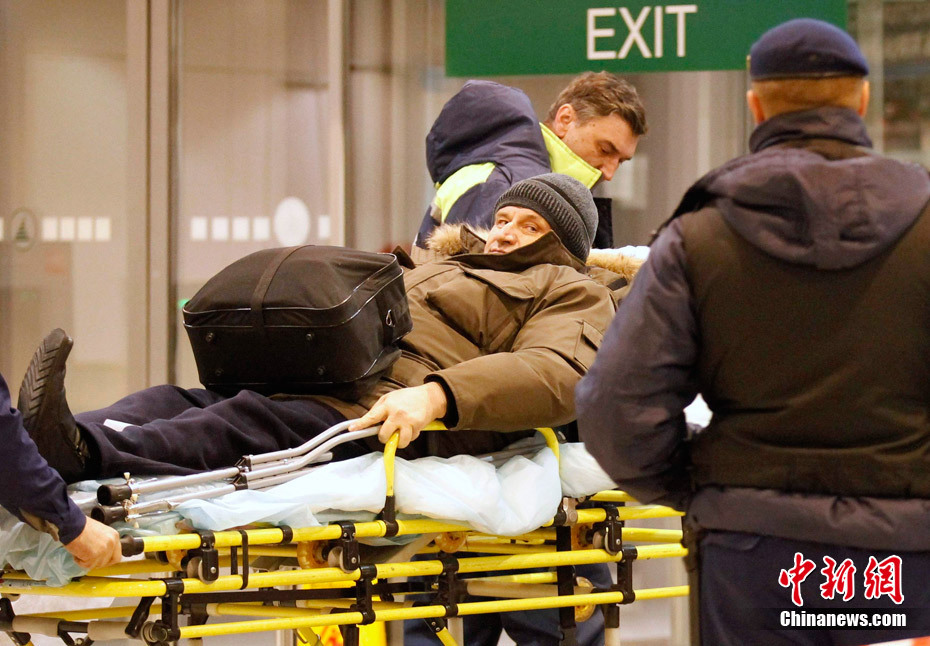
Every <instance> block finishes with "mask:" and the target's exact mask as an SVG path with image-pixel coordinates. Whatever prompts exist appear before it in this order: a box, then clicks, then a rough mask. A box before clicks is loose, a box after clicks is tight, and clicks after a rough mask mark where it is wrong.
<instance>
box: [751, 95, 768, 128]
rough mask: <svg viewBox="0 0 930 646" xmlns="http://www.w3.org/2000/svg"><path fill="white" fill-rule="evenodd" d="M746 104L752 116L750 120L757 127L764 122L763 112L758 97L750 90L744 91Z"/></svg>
mask: <svg viewBox="0 0 930 646" xmlns="http://www.w3.org/2000/svg"><path fill="white" fill-rule="evenodd" d="M746 104H747V105H748V106H749V112H750V113H751V114H752V120H753V122H755V124H756V125H757V126H758V125H759V124H760V123H762V122H763V121H765V110H763V109H762V101H760V100H759V95H758V94H756V93H755V92H753V91H752V90H747V91H746Z"/></svg>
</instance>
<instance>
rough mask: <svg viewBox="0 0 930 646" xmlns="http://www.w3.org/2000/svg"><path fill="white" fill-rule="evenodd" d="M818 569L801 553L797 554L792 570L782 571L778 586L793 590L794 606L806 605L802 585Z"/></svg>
mask: <svg viewBox="0 0 930 646" xmlns="http://www.w3.org/2000/svg"><path fill="white" fill-rule="evenodd" d="M816 568H817V566H816V565H814V562H813V561H810V560H808V559H806V558H804V555H803V554H801V553H800V552H795V553H794V567H793V568H791V569H790V570H782V571H781V573H780V574H779V575H778V584H779V585H780V586H781V587H783V588H789V587H790V588H791V601H793V602H794V605H796V606H803V605H804V599H803V598H802V597H801V584H802V583H804V579H806V578H807V577H808V576H810V573H811V572H813V571H814V570H815V569H816Z"/></svg>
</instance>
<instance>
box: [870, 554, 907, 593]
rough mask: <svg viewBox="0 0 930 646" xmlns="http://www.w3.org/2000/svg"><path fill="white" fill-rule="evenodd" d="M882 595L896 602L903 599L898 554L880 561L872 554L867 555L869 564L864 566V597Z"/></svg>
mask: <svg viewBox="0 0 930 646" xmlns="http://www.w3.org/2000/svg"><path fill="white" fill-rule="evenodd" d="M882 595H887V596H888V598H889V599H891V600H892V601H894V602H895V603H896V604H900V603H901V602H902V601H904V593H902V592H901V557H900V556H889V557H888V558H886V559H884V560H882V561H879V560H878V559H876V558H875V557H874V556H870V557H869V564H868V565H867V566H866V568H865V598H866V599H878V598H879V597H881V596H882Z"/></svg>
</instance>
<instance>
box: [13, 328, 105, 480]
mask: <svg viewBox="0 0 930 646" xmlns="http://www.w3.org/2000/svg"><path fill="white" fill-rule="evenodd" d="M73 345H74V341H72V340H71V337H69V336H68V335H67V334H66V333H65V331H64V330H62V329H60V328H56V329H54V330H52V331H51V332H50V333H49V334H48V336H46V337H45V338H44V339H43V340H42V344H41V345H40V346H39V348H38V349H37V350H36V353H35V354H34V355H33V356H32V361H31V362H30V363H29V369H28V370H26V376H25V377H23V384H22V386H20V388H19V401H18V403H17V407H18V408H19V410H20V412H22V414H23V425H24V426H25V427H26V431H27V432H28V433H29V437H31V438H32V441H33V442H35V443H36V446H38V447H39V453H40V454H41V455H42V457H44V458H45V459H46V460H47V461H48V463H49V465H51V467H52V468H53V469H55V470H56V471H58V473H60V474H61V477H62V478H64V480H65V482H77V481H78V480H83V479H85V463H86V462H87V457H88V449H87V444H86V443H85V442H84V439H83V438H82V437H81V432H80V430H79V429H78V427H77V424H75V422H74V416H72V415H71V410H70V409H69V408H68V402H67V401H66V399H65V362H66V361H67V359H68V355H69V354H71V347H72V346H73Z"/></svg>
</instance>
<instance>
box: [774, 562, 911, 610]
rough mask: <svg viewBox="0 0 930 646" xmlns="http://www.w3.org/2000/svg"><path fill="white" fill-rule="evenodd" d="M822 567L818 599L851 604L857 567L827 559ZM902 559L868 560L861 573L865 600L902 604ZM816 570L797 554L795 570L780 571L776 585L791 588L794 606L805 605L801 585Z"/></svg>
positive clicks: (850, 563)
mask: <svg viewBox="0 0 930 646" xmlns="http://www.w3.org/2000/svg"><path fill="white" fill-rule="evenodd" d="M823 564H824V567H823V568H822V569H821V570H820V573H821V574H822V575H823V583H821V584H820V597H821V598H822V599H835V598H837V596H839V597H841V598H842V600H843V601H849V600H851V599H852V598H853V597H854V596H855V594H856V566H855V565H854V564H853V562H852V559H845V560H844V561H843V562H842V563H837V561H836V559H833V558H831V557H829V556H824V557H823ZM901 564H902V559H901V557H900V556H896V555H892V556H889V557H887V558H886V559H884V560H882V561H879V560H878V559H877V558H875V557H874V556H870V557H869V563H868V565H867V566H866V568H865V571H864V572H863V584H864V589H865V598H866V599H879V598H881V597H883V596H887V597H888V598H889V599H891V600H892V601H894V602H895V603H896V604H899V605H900V604H901V603H903V602H904V592H903V591H902V589H901V570H902V565H901ZM815 569H816V566H815V565H814V562H813V561H811V560H810V559H806V558H804V555H803V554H801V553H800V552H795V553H794V566H793V567H791V568H789V569H787V570H781V572H780V573H779V575H778V584H779V585H780V586H781V587H783V588H791V601H792V603H794V605H796V606H803V605H804V598H803V596H802V595H801V584H802V583H804V580H805V579H807V577H808V576H810V575H811V573H812V572H813V571H814V570H815Z"/></svg>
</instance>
